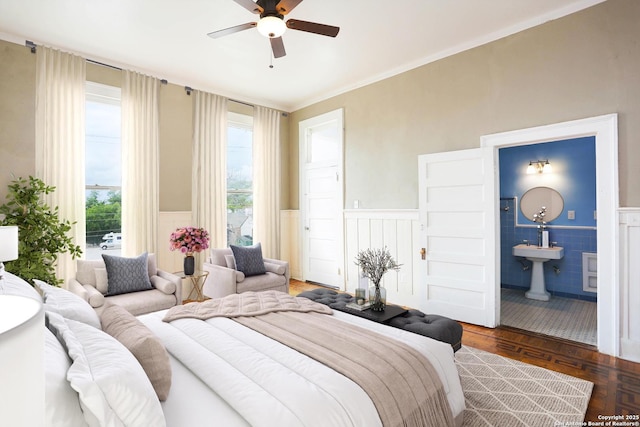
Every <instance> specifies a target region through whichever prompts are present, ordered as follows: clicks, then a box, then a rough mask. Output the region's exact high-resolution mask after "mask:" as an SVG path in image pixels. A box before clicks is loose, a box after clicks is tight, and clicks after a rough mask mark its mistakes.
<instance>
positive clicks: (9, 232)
mask: <svg viewBox="0 0 640 427" xmlns="http://www.w3.org/2000/svg"><path fill="white" fill-rule="evenodd" d="M14 259H18V227H17V226H15V225H8V226H2V227H0V280H1V279H2V277H3V276H4V264H3V262H4V261H13V260H14Z"/></svg>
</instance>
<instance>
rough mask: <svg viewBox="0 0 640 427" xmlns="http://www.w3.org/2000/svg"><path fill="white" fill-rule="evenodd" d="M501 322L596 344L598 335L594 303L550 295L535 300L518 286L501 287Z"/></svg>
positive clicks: (595, 305)
mask: <svg viewBox="0 0 640 427" xmlns="http://www.w3.org/2000/svg"><path fill="white" fill-rule="evenodd" d="M501 300H502V305H501V308H500V310H501V313H500V322H501V323H502V324H503V325H505V326H512V327H514V328H519V329H525V330H527V331H533V332H538V333H540V334H545V335H551V336H554V337H559V338H564V339H567V340H571V341H578V342H582V343H585V344H590V345H596V343H597V335H598V318H597V304H596V303H595V302H589V301H581V300H577V299H571V298H562V297H555V296H552V297H551V300H549V301H536V300H531V299H528V298H526V297H525V296H524V291H522V290H517V289H502V290H501Z"/></svg>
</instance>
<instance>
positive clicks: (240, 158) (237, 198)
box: [227, 112, 253, 246]
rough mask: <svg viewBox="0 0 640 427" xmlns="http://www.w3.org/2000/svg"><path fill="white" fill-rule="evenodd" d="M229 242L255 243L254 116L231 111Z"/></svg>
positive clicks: (228, 189)
mask: <svg viewBox="0 0 640 427" xmlns="http://www.w3.org/2000/svg"><path fill="white" fill-rule="evenodd" d="M228 117H229V120H228V128H227V144H228V145H227V244H228V245H237V246H248V245H251V244H253V117H251V116H247V115H244V114H237V113H231V112H230V113H229V116H228Z"/></svg>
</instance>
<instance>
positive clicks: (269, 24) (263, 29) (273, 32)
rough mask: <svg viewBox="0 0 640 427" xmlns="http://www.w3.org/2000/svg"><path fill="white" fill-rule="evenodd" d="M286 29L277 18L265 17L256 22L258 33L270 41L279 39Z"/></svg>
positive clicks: (282, 22)
mask: <svg viewBox="0 0 640 427" xmlns="http://www.w3.org/2000/svg"><path fill="white" fill-rule="evenodd" d="M286 29H287V26H286V24H285V23H284V21H283V20H282V19H280V18H278V17H277V16H265V17H264V18H262V19H260V20H259V21H258V32H260V34H262V35H263V36H265V37H269V38H270V39H273V38H276V37H280V36H281V35H283V34H284V32H285V30H286Z"/></svg>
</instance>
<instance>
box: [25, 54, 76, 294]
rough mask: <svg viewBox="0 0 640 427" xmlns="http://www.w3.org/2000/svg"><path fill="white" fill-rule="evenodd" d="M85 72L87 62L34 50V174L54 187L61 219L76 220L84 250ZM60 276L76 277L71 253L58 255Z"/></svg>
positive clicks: (53, 201) (52, 200)
mask: <svg viewBox="0 0 640 427" xmlns="http://www.w3.org/2000/svg"><path fill="white" fill-rule="evenodd" d="M85 74H86V61H85V59H84V58H81V57H79V56H76V55H71V54H69V53H65V52H61V51H59V50H55V49H50V48H47V47H43V46H39V47H38V50H37V54H36V165H35V166H36V176H37V177H38V178H40V179H42V181H44V183H45V184H47V185H50V186H54V187H56V190H55V191H54V192H53V193H50V194H48V195H45V197H44V199H45V202H46V203H47V204H48V205H49V206H50V207H51V208H55V207H56V206H57V207H58V208H59V217H60V219H61V220H69V221H71V222H75V224H73V225H72V227H71V230H70V232H69V235H70V236H71V237H72V239H73V241H74V243H75V244H76V245H79V246H80V247H82V248H83V250H84V248H85V240H86V239H85V236H86V232H85V206H84V204H85V196H84V189H85V172H84V170H85V158H84V152H85V143H84V136H85ZM56 276H57V277H58V278H59V279H62V280H64V282H65V283H66V282H67V280H68V279H69V278H71V277H74V276H75V263H74V261H73V259H72V257H71V255H69V254H61V255H59V257H58V262H57V267H56Z"/></svg>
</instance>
